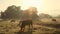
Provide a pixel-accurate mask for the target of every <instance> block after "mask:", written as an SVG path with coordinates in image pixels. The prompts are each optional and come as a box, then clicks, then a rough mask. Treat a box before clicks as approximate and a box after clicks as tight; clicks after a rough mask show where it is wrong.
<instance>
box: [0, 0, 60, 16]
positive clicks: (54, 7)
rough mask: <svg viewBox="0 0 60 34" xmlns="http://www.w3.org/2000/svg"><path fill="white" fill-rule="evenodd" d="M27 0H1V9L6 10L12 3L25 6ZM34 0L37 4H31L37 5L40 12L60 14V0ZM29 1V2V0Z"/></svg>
mask: <svg viewBox="0 0 60 34" xmlns="http://www.w3.org/2000/svg"><path fill="white" fill-rule="evenodd" d="M26 1H27V0H0V11H1V10H2V11H4V10H6V8H7V7H8V6H11V5H16V6H21V7H25V5H24V6H23V4H24V3H25V2H26ZM33 1H35V4H34V3H33V4H31V5H36V6H35V7H37V8H38V12H39V13H46V14H50V15H54V16H56V15H59V14H60V0H33ZM27 2H28V3H29V0H28V1H27ZM38 2H39V3H38ZM36 3H37V4H36ZM27 5H29V4H27Z"/></svg>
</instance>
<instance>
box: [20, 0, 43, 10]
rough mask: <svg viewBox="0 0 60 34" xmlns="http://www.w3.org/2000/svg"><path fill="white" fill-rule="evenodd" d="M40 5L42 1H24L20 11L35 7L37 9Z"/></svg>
mask: <svg viewBox="0 0 60 34" xmlns="http://www.w3.org/2000/svg"><path fill="white" fill-rule="evenodd" d="M41 4H42V0H24V1H23V2H22V5H21V9H22V10H26V9H28V8H29V7H31V6H32V7H36V8H39V6H40V5H41Z"/></svg>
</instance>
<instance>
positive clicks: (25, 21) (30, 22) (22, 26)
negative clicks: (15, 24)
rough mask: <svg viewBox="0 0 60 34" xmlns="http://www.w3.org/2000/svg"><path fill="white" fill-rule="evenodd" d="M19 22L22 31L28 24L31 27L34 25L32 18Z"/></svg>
mask: <svg viewBox="0 0 60 34" xmlns="http://www.w3.org/2000/svg"><path fill="white" fill-rule="evenodd" d="M19 23H20V24H21V31H24V29H25V26H26V25H28V26H29V29H30V27H33V23H32V20H24V21H20V22H19Z"/></svg>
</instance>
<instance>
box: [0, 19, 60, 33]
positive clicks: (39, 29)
mask: <svg viewBox="0 0 60 34" xmlns="http://www.w3.org/2000/svg"><path fill="white" fill-rule="evenodd" d="M50 21H51V20H50ZM50 21H49V20H47V19H46V20H45V23H44V21H42V22H43V24H46V25H47V23H49V24H51V22H52V21H51V22H50ZM57 21H58V22H60V19H57ZM18 23H19V22H18V21H16V22H15V23H14V22H13V23H11V22H10V21H9V20H8V21H2V22H0V34H17V33H16V32H19V30H20V27H19V26H18ZM39 23H40V22H39ZM40 24H41V23H40ZM43 24H42V25H37V24H33V31H31V32H28V26H26V29H25V30H24V31H25V32H23V34H29V33H30V34H56V32H57V33H58V34H59V32H60V29H59V28H54V27H49V26H44V25H43Z"/></svg>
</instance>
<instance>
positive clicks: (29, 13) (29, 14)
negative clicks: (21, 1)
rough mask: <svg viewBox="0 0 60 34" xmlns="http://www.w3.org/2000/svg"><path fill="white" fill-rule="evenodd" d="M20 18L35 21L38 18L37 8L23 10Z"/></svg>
mask: <svg viewBox="0 0 60 34" xmlns="http://www.w3.org/2000/svg"><path fill="white" fill-rule="evenodd" d="M22 18H23V19H33V20H35V19H37V18H38V15H37V8H35V7H30V8H29V9H27V10H24V11H23V14H22Z"/></svg>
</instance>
